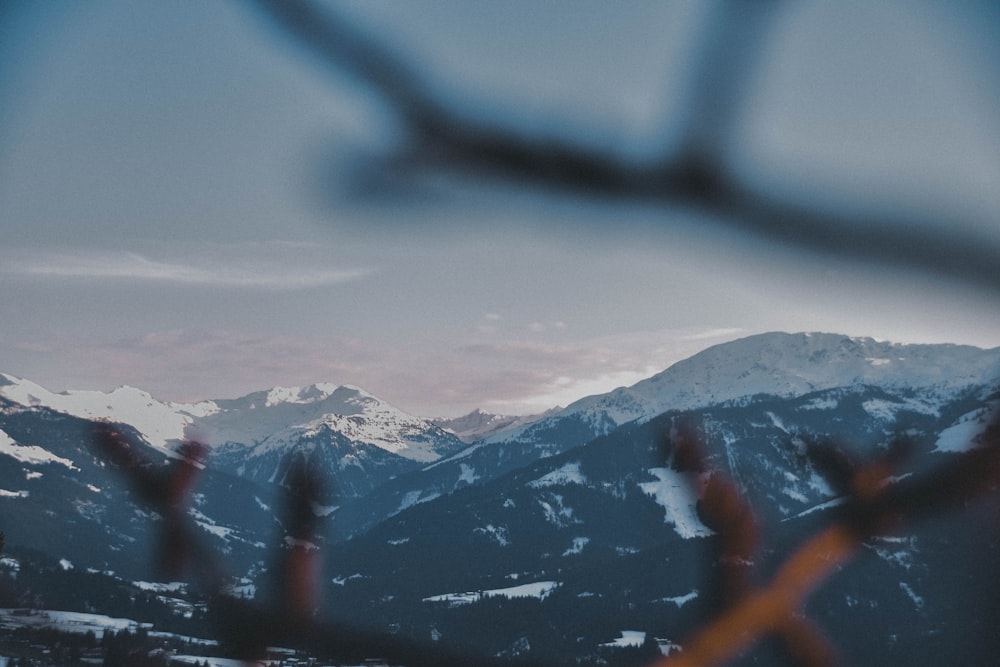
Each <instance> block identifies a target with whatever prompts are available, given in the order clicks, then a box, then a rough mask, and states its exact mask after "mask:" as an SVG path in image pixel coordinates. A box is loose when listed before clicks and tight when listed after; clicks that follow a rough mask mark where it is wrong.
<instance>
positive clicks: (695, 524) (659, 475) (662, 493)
mask: <svg viewBox="0 0 1000 667" xmlns="http://www.w3.org/2000/svg"><path fill="white" fill-rule="evenodd" d="M649 474H651V475H653V476H654V477H656V479H657V481H655V482H643V483H640V484H639V488H640V489H642V491H643V493H645V494H646V495H649V496H652V497H653V500H655V501H656V503H657V504H658V505H660V506H661V507H662V508H663V509H664V510H666V512H665V516H664V521H665V522H666V523H669V524H671V525H673V527H674V530H675V531H677V534H678V535H680V536H681V537H683V538H684V539H690V538H693V537H708V536H709V535H713V534H714V533H713V532H712V530H711V529H709V528H708V527H707V526H706V525H705V524H703V523H702V522H701V520H700V519H698V513H697V511H696V509H695V505H696V504H697V502H698V499H697V498H695V496H694V494H693V493H692V492H691V484H690V482H689V481H688V475H685V474H684V473H679V472H677V471H676V470H671V469H670V468H651V469H650V470H649Z"/></svg>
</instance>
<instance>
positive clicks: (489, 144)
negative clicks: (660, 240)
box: [257, 0, 1000, 292]
mask: <svg viewBox="0 0 1000 667" xmlns="http://www.w3.org/2000/svg"><path fill="white" fill-rule="evenodd" d="M257 2H258V3H259V4H260V5H261V6H262V7H264V8H265V9H266V10H267V14H268V15H269V16H270V17H272V19H273V20H274V22H275V23H276V24H278V25H279V26H281V27H283V28H284V29H285V30H286V31H287V32H288V33H290V34H291V35H292V36H293V37H294V38H296V40H297V41H298V42H299V43H301V44H302V45H304V46H306V47H307V48H308V49H309V50H310V51H312V52H313V53H314V54H316V55H317V56H318V57H319V59H320V60H321V62H322V63H323V64H324V65H325V66H327V67H332V68H335V69H336V70H337V71H340V72H349V73H351V74H353V75H354V76H355V77H357V78H358V79H359V80H360V81H361V82H362V83H363V84H365V85H367V86H368V87H369V88H370V89H371V90H372V91H373V92H374V93H375V94H376V95H378V96H379V97H381V98H382V99H383V101H384V102H385V104H386V105H387V106H388V107H389V108H390V109H392V110H393V111H394V112H395V113H396V115H397V116H398V118H399V120H400V122H401V123H402V125H403V128H404V132H405V134H406V138H407V142H405V143H404V145H402V146H400V147H399V151H400V155H399V156H398V157H399V158H400V159H399V161H398V162H397V163H395V164H396V167H397V168H398V167H399V166H403V167H404V168H405V169H408V170H413V171H416V170H422V169H446V170H451V171H454V172H457V173H461V174H469V173H476V172H478V173H481V174H485V175H487V176H490V177H496V178H507V179H514V180H516V181H518V182H520V183H521V184H523V185H526V186H531V187H544V188H551V189H557V190H561V191H564V192H567V193H569V194H572V195H576V196H581V197H607V198H614V199H622V200H632V201H646V202H653V203H660V204H662V205H664V206H667V207H688V208H692V209H696V210H699V211H702V212H704V213H706V214H707V217H708V218H711V219H712V220H718V221H722V222H724V223H725V224H728V225H730V226H732V227H734V228H736V229H739V230H742V231H744V232H747V233H749V234H752V235H754V236H758V237H761V238H763V239H765V240H768V241H771V242H774V243H780V244H786V245H789V246H792V247H795V248H798V249H800V250H811V251H817V252H823V253H829V254H832V255H836V256H839V257H842V258H845V259H855V260H861V261H865V262H871V263H878V264H880V265H894V266H898V267H902V268H908V269H915V270H917V271H919V272H921V273H925V274H930V275H937V276H945V277H949V278H952V279H957V280H960V281H963V282H965V283H967V284H970V285H975V286H978V287H980V288H985V289H987V290H989V291H992V292H996V291H1000V270H998V269H997V253H996V248H995V247H993V246H992V245H990V244H984V243H982V241H981V240H980V239H977V238H974V237H973V236H972V235H968V234H965V235H963V234H961V233H959V232H958V231H957V230H956V229H955V228H954V226H953V225H947V224H944V223H945V222H948V221H941V220H924V219H910V218H906V217H900V218H899V219H894V220H893V219H889V217H888V216H886V215H883V214H877V215H875V214H873V215H870V216H864V215H853V214H849V213H844V212H841V213H833V212H829V211H826V210H822V209H821V208H819V207H811V206H804V205H797V204H795V203H791V202H788V201H781V200H778V199H775V198H773V197H770V196H768V195H767V194H765V193H763V192H760V191H757V190H754V189H751V188H748V187H747V186H745V185H744V184H743V183H741V182H740V181H739V179H738V178H737V177H736V176H735V175H734V174H733V173H732V172H731V170H730V169H729V168H728V165H727V155H726V152H727V151H726V149H727V147H728V146H729V145H730V144H731V143H732V141H733V136H732V134H733V132H732V127H733V124H734V122H735V120H736V119H737V118H738V115H739V113H740V112H741V111H742V109H743V106H744V105H743V102H744V101H745V97H746V88H747V87H748V85H749V79H750V77H751V74H752V69H753V66H754V63H755V62H756V60H757V57H758V56H759V53H760V50H761V45H762V43H763V42H764V36H765V34H766V31H767V29H768V27H769V25H770V23H771V22H772V20H773V16H774V15H775V14H776V13H777V7H778V4H777V3H776V2H762V3H722V4H721V5H720V7H719V12H718V16H716V17H715V18H716V20H715V21H714V23H713V25H712V28H711V30H712V32H711V33H710V34H707V35H705V37H704V38H703V39H702V45H703V48H704V52H703V54H701V58H700V60H699V63H700V66H699V69H698V71H697V72H696V77H695V83H694V86H693V88H692V89H691V90H690V91H682V92H683V93H684V97H685V100H686V108H687V114H686V117H685V119H684V123H685V127H684V128H683V129H684V132H683V139H682V141H681V143H680V149H679V150H678V151H675V152H672V153H671V154H665V155H662V156H661V157H660V158H658V159H656V160H652V161H646V162H640V161H633V160H628V159H624V158H623V157H622V156H620V155H616V154H613V153H610V152H606V151H600V150H594V149H591V148H588V147H586V146H582V145H578V144H574V143H572V142H568V141H564V140H558V139H556V138H544V139H537V138H532V137H528V136H525V135H523V134H520V133H518V132H517V131H516V130H512V129H508V128H504V127H499V126H495V125H491V124H489V123H487V122H483V121H482V120H480V119H476V118H473V117H470V116H469V115H467V114H463V113H461V112H460V111H459V110H458V109H457V108H456V105H454V104H449V103H448V101H447V100H445V99H440V98H438V97H435V95H434V94H433V92H432V91H433V88H432V87H431V86H429V85H427V83H428V82H427V80H426V79H425V78H423V77H422V76H421V75H420V73H419V72H417V70H416V69H415V68H413V67H410V66H408V65H407V58H406V57H404V56H403V55H401V54H397V53H394V52H393V51H392V50H391V49H390V48H389V47H388V46H387V45H386V44H385V43H383V42H382V41H380V40H378V39H376V38H373V37H371V36H369V35H366V34H364V33H363V31H361V30H360V29H358V28H357V27H355V26H352V25H350V24H349V23H348V22H347V21H346V20H344V19H342V18H340V17H339V16H338V15H337V14H336V12H335V10H334V8H332V7H331V6H329V5H326V4H324V5H322V6H320V5H319V4H318V3H315V2H313V1H312V0H257ZM678 94H681V93H680V92H679V93H678ZM929 223H935V224H929ZM665 224H669V223H666V222H665Z"/></svg>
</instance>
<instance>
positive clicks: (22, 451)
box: [0, 430, 79, 470]
mask: <svg viewBox="0 0 1000 667" xmlns="http://www.w3.org/2000/svg"><path fill="white" fill-rule="evenodd" d="M0 454H6V455H7V456H11V457H13V458H15V459H16V460H18V461H20V462H21V463H29V464H32V465H39V464H43V463H58V464H60V465H64V466H66V467H67V468H69V469H70V470H79V468H77V467H76V466H74V465H73V462H72V461H70V460H69V459H65V458H63V457H61V456H56V455H55V454H53V453H52V452H50V451H49V450H47V449H42V448H41V447H36V446H35V445H20V444H18V443H17V442H15V441H14V439H13V438H12V437H10V436H9V435H8V434H7V433H5V432H4V431H3V430H0Z"/></svg>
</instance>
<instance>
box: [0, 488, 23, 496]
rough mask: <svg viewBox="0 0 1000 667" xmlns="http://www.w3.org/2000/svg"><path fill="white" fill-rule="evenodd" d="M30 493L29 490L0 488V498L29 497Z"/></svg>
mask: <svg viewBox="0 0 1000 667" xmlns="http://www.w3.org/2000/svg"><path fill="white" fill-rule="evenodd" d="M29 495H31V494H29V493H28V492H27V491H8V490H7V489H0V498H27V497H28V496H29Z"/></svg>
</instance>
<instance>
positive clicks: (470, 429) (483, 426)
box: [432, 407, 562, 443]
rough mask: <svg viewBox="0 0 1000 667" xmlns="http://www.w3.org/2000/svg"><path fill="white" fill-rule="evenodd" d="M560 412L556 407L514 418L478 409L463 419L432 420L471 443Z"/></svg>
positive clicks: (462, 417)
mask: <svg viewBox="0 0 1000 667" xmlns="http://www.w3.org/2000/svg"><path fill="white" fill-rule="evenodd" d="M560 410H562V408H559V407H556V408H552V409H550V410H546V411H545V412H544V413H542V414H538V415H525V416H512V415H496V414H492V413H489V412H483V411H482V410H479V409H476V410H473V411H472V412H470V413H468V414H467V415H463V416H461V417H455V418H454V419H444V418H439V419H434V420H432V422H433V423H434V424H435V425H437V426H440V427H441V428H443V429H444V430H446V431H450V432H451V433H454V434H455V435H456V436H457V437H458V438H459V439H460V440H461V441H462V442H465V443H471V442H475V441H476V440H482V439H484V438H488V437H490V436H492V435H496V434H497V433H500V432H502V431H508V430H510V429H514V428H517V427H519V426H526V425H528V424H533V423H534V422H536V421H538V420H540V419H544V418H545V417H548V416H550V415H552V414H555V413H556V412H559V411H560Z"/></svg>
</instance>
